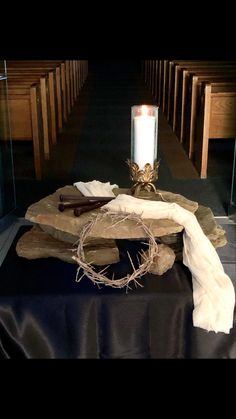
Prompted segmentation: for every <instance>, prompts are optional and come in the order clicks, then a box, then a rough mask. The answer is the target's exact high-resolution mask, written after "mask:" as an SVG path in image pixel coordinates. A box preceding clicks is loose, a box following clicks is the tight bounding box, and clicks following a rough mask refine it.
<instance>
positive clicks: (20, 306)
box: [0, 228, 236, 359]
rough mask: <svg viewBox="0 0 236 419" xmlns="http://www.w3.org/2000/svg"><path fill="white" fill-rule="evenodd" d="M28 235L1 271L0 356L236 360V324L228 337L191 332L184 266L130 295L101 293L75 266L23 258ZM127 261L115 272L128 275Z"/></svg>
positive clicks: (188, 284)
mask: <svg viewBox="0 0 236 419" xmlns="http://www.w3.org/2000/svg"><path fill="white" fill-rule="evenodd" d="M25 231H26V230H24V228H23V229H22V228H21V229H20V231H19V233H18V235H17V237H16V240H15V242H14V243H13V245H12V247H11V249H10V250H9V252H8V255H7V257H6V259H5V261H4V263H3V265H2V266H1V268H0V358H11V359H21V358H22V359H23V358H31V359H38V358H44V359H50V358H56V359H77V358H90V359H97V358H100V359H107V358H109V359H113V358H114V359H117V358H123V359H128V358H131V359H132V358H136V359H137V358H138V359H139V358H140V359H141V358H159V359H162V358H167V359H170V358H180V359H181V358H184V359H188V358H236V327H235V326H234V328H233V329H232V330H231V333H230V334H229V335H226V334H224V333H217V334H216V333H214V332H207V331H205V330H203V329H200V328H195V327H193V325H192V310H193V300H192V282H191V274H190V272H189V270H188V269H187V268H186V267H185V266H184V265H183V264H182V263H181V262H177V263H175V264H174V266H173V267H172V269H170V270H169V271H167V272H166V273H165V274H164V275H162V276H156V275H150V274H146V275H145V276H143V277H142V279H141V280H140V283H141V284H142V285H143V287H137V288H136V287H135V285H134V284H133V285H132V290H130V291H128V292H127V291H126V289H113V288H111V287H105V286H102V287H100V288H98V287H97V286H96V285H94V284H93V283H92V282H91V281H90V280H89V279H88V278H86V277H84V278H83V279H82V281H81V282H80V283H77V282H76V281H75V277H76V270H77V266H76V265H73V264H69V263H66V262H62V261H60V260H57V259H54V258H48V259H38V260H33V261H29V260H26V259H24V258H20V257H18V256H17V255H16V252H15V245H16V242H17V240H18V239H19V237H20V236H21V235H22V234H23V233H24V232H25ZM127 242H128V241H127ZM126 244H127V243H126ZM126 244H125V245H126ZM123 245H124V243H123ZM128 245H130V244H128ZM129 251H130V250H129ZM135 251H136V250H135ZM128 264H129V262H128V259H127V260H125V259H124V260H122V261H121V262H119V264H116V265H113V266H112V269H114V271H116V272H118V273H119V274H122V275H123V272H122V271H127V270H128V269H129V267H128Z"/></svg>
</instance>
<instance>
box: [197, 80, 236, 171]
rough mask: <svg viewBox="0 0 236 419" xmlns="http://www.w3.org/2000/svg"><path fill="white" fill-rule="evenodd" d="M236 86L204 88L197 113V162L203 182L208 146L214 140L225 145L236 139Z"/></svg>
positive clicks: (209, 85) (218, 84)
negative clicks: (217, 139) (220, 140)
mask: <svg viewBox="0 0 236 419" xmlns="http://www.w3.org/2000/svg"><path fill="white" fill-rule="evenodd" d="M235 115H236V83H211V84H206V85H203V86H202V92H201V97H200V100H199V104H198V109H197V124H196V141H195V143H194V152H193V162H194V164H195V166H196V168H197V170H198V171H199V174H200V177H201V178H206V177H207V164H208V146H209V140H210V139H211V138H219V139H222V140H223V141H224V139H227V138H235V137H236V117H235Z"/></svg>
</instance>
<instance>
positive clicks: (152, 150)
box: [127, 105, 159, 196]
mask: <svg viewBox="0 0 236 419" xmlns="http://www.w3.org/2000/svg"><path fill="white" fill-rule="evenodd" d="M157 137H158V107H157V106H152V105H139V106H132V108H131V159H130V160H128V161H127V163H128V165H129V168H130V177H131V180H132V181H133V182H134V186H133V187H132V192H133V194H134V195H135V196H138V194H139V192H140V190H141V189H145V190H147V191H151V190H153V191H154V192H157V191H156V188H155V186H154V184H153V182H154V181H155V180H156V179H157V177H158V175H157V170H158V166H159V162H157Z"/></svg>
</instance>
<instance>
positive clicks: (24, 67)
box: [8, 62, 67, 132]
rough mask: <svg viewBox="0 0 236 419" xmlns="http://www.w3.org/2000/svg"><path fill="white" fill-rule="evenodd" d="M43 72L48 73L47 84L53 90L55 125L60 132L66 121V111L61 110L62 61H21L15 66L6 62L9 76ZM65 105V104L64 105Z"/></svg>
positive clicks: (62, 97) (64, 96)
mask: <svg viewBox="0 0 236 419" xmlns="http://www.w3.org/2000/svg"><path fill="white" fill-rule="evenodd" d="M40 72H41V73H42V74H45V72H46V73H49V86H50V89H51V92H53V90H54V92H55V99H56V101H55V102H56V113H57V126H58V131H59V132H60V131H61V130H62V124H63V119H64V121H65V122H66V121H67V113H64V115H63V110H62V106H63V105H62V102H64V101H65V100H66V92H65V87H64V95H63V91H62V85H64V86H65V81H64V80H62V78H63V74H62V63H61V64H55V65H49V64H48V65H45V64H43V65H40V64H37V65H36V64H35V62H33V64H31V63H28V64H25V63H22V64H21V65H20V64H19V63H18V64H17V66H16V65H15V64H14V63H13V64H12V62H8V75H9V76H11V75H13V74H16V73H17V74H18V73H22V74H25V75H29V74H32V75H33V74H37V73H40ZM52 85H54V89H53V88H52ZM65 106H66V105H65Z"/></svg>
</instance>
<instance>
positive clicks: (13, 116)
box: [0, 60, 88, 180]
mask: <svg viewBox="0 0 236 419" xmlns="http://www.w3.org/2000/svg"><path fill="white" fill-rule="evenodd" d="M6 64H7V84H8V104H9V114H10V115H9V116H10V127H11V138H12V141H17V140H24V141H32V142H33V151H34V167H35V176H36V179H38V180H40V179H42V168H43V163H44V161H45V160H50V157H51V153H52V149H53V146H55V145H56V143H57V136H58V133H60V132H61V131H62V129H63V127H64V125H65V124H66V122H67V120H68V117H69V115H70V112H71V110H72V107H73V105H74V103H75V101H76V99H77V98H78V95H79V93H80V90H81V88H82V87H83V85H84V82H85V80H86V77H87V73H88V63H87V61H85V60H65V61H62V60H60V61H55V60H53V61H47V60H34V61H30V60H24V61H19V60H18V61H7V63H6ZM0 99H1V100H4V99H5V98H0Z"/></svg>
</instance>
